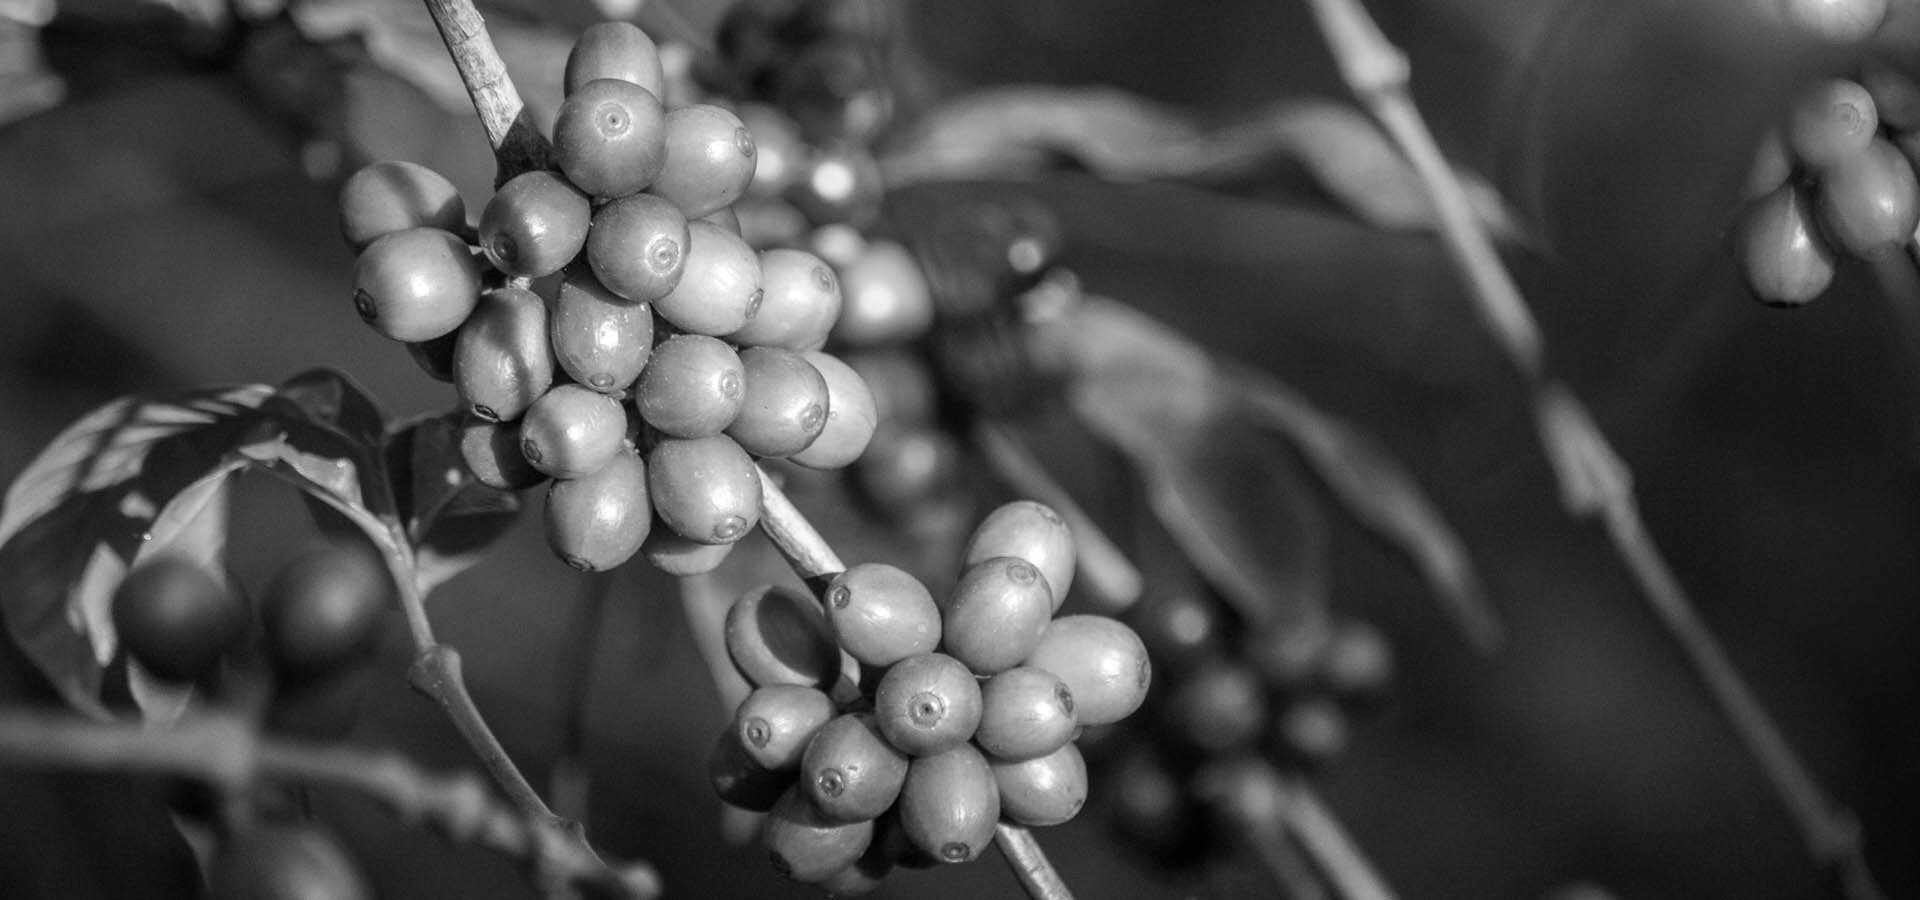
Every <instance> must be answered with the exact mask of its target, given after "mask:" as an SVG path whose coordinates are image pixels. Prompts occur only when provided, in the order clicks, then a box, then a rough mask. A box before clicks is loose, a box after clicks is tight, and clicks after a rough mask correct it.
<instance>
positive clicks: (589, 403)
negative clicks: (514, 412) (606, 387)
mask: <svg viewBox="0 0 1920 900" xmlns="http://www.w3.org/2000/svg"><path fill="white" fill-rule="evenodd" d="M626 439H627V411H626V407H623V406H621V405H620V401H618V400H615V399H613V398H612V397H609V396H607V395H605V394H602V393H600V392H598V391H595V390H592V389H590V388H584V387H581V386H579V385H577V384H562V385H558V386H555V387H554V388H553V389H552V390H550V391H547V392H546V393H544V394H541V395H540V399H538V400H535V401H534V402H533V405H532V406H530V407H528V408H527V417H526V421H524V422H522V423H520V452H521V453H522V454H524V455H525V456H526V457H527V462H529V463H532V464H533V467H534V468H536V469H539V470H540V471H542V472H545V473H547V474H548V475H551V476H553V477H555V478H579V477H581V476H583V475H588V474H591V473H593V472H597V471H599V470H600V467H601V466H604V465H606V464H607V461H608V460H611V459H613V457H614V454H616V453H618V452H619V451H620V448H621V447H623V446H625V445H626Z"/></svg>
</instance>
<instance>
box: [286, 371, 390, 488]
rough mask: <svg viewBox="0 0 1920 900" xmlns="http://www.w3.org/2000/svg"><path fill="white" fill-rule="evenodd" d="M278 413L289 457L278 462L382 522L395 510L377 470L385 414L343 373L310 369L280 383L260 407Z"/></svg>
mask: <svg viewBox="0 0 1920 900" xmlns="http://www.w3.org/2000/svg"><path fill="white" fill-rule="evenodd" d="M263 408H264V409H266V410H267V411H277V412H280V413H282V416H281V418H282V419H284V420H285V423H286V425H287V426H288V427H287V432H286V436H287V441H288V443H289V444H290V445H291V448H292V449H291V451H290V452H287V453H284V454H282V456H281V462H283V463H285V464H287V465H289V466H291V467H292V468H293V470H294V471H295V472H298V473H299V474H300V475H301V476H302V477H303V478H305V479H306V480H308V481H310V482H312V483H314V484H316V485H318V486H320V487H323V488H325V489H326V490H328V491H330V492H332V493H333V494H334V495H335V496H337V497H339V498H340V499H342V500H344V501H346V502H347V503H348V504H350V505H354V506H360V507H364V508H365V509H367V510H368V511H369V512H371V513H373V514H374V515H375V516H378V517H380V518H381V519H385V520H389V521H396V522H397V521H399V520H400V507H399V504H398V502H397V501H396V500H395V497H394V490H393V488H392V486H391V484H390V483H389V481H388V478H387V472H386V469H385V467H384V466H382V464H381V459H380V451H379V448H380V445H381V443H382V442H383V441H384V439H385V436H386V430H387V421H386V418H387V417H386V413H384V412H382V411H381V409H380V406H379V404H378V403H376V402H375V401H374V399H373V398H372V397H371V396H369V395H368V394H367V393H366V391H365V390H363V389H362V388H361V387H360V386H359V385H358V384H356V383H354V381H353V379H352V378H349V377H348V376H347V375H346V374H345V373H343V372H339V371H336V370H334V369H310V370H308V371H306V372H302V373H300V374H299V375H295V376H294V377H292V378H289V379H287V380H286V381H284V382H282V383H281V385H280V387H279V389H278V390H276V391H275V392H274V395H273V396H272V397H269V398H268V399H267V400H266V402H265V403H264V404H263Z"/></svg>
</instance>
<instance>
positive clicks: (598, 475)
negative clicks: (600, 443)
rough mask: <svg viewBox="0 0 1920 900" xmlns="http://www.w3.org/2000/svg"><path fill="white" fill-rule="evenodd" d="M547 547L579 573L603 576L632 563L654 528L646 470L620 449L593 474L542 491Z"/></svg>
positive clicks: (634, 454) (627, 450)
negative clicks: (603, 573) (602, 573)
mask: <svg viewBox="0 0 1920 900" xmlns="http://www.w3.org/2000/svg"><path fill="white" fill-rule="evenodd" d="M546 526H547V546H548V547H549V548H551V549H552V550H553V553H554V555H555V556H558V557H560V559H561V561H563V562H565V563H566V564H567V565H569V566H572V567H574V568H575V569H578V570H580V571H582V572H605V571H607V570H608V569H611V568H613V567H615V566H618V565H620V564H621V563H624V562H626V561H627V560H629V559H632V558H633V554H635V553H637V552H639V550H640V544H641V542H642V541H645V540H646V539H647V532H648V531H649V530H650V529H651V528H652V527H653V506H652V504H651V503H649V502H648V500H647V467H646V464H645V463H644V462H642V461H641V459H640V452H639V451H638V450H635V449H633V448H632V447H630V446H625V445H622V446H621V447H620V448H619V449H618V450H617V451H616V452H615V453H614V454H613V458H612V459H609V460H607V462H606V463H605V464H604V465H602V466H600V467H599V468H598V469H596V470H594V471H592V472H589V473H587V474H585V475H581V476H579V477H577V478H563V479H560V480H557V481H555V482H554V483H553V486H552V487H550V488H548V489H547V508H546Z"/></svg>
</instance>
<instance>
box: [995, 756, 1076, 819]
mask: <svg viewBox="0 0 1920 900" xmlns="http://www.w3.org/2000/svg"><path fill="white" fill-rule="evenodd" d="M991 765H992V767H993V781H994V786H995V787H997V788H999V790H1000V814H1001V815H1003V816H1005V817H1007V819H1008V820H1009V821H1013V822H1017V823H1019V824H1021V825H1028V826H1047V825H1063V824H1066V823H1067V822H1069V821H1072V820H1073V817H1074V816H1077V815H1079V814H1080V808H1081V807H1083V806H1085V805H1087V761H1086V759H1085V758H1084V757H1082V756H1081V755H1080V748H1078V747H1075V746H1074V745H1073V744H1072V743H1070V742H1069V743H1064V744H1061V745H1060V746H1059V748H1058V749H1056V750H1054V751H1053V752H1051V753H1048V754H1046V755H1044V756H1037V757H1034V758H1032V759H1028V760H1021V761H1017V762H1016V761H1011V760H993V761H992V762H991Z"/></svg>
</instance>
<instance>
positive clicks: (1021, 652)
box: [940, 556, 1053, 675]
mask: <svg viewBox="0 0 1920 900" xmlns="http://www.w3.org/2000/svg"><path fill="white" fill-rule="evenodd" d="M1052 616H1053V592H1052V591H1051V590H1049V589H1048V587H1047V580H1046V577H1045V576H1043V575H1041V574H1040V570H1039V569H1036V568H1034V566H1033V564H1032V563H1030V562H1027V561H1026V560H1024V559H1018V558H1016V557H1011V556H1001V557H994V558H992V559H985V560H981V561H980V562H977V563H974V564H973V565H970V566H968V567H967V569H966V571H964V572H962V573H961V574H960V581H959V583H958V584H956V585H954V588H953V592H952V593H950V594H948V595H947V598H946V601H945V602H944V603H942V604H941V606H940V646H941V649H943V650H945V651H946V652H947V653H949V654H951V655H952V656H953V657H954V658H955V659H958V660H960V661H961V662H963V663H966V664H967V667H968V668H970V669H972V670H973V671H974V672H975V673H977V674H980V675H992V674H993V673H995V672H1000V671H1003V670H1006V669H1010V668H1013V667H1014V666H1017V665H1019V664H1020V662H1021V661H1022V660H1024V659H1026V658H1027V656H1028V655H1029V654H1031V653H1032V652H1033V650H1034V648H1035V647H1037V646H1039V644H1040V633H1041V631H1042V630H1044V629H1045V628H1046V627H1047V622H1048V620H1049V619H1051V618H1052Z"/></svg>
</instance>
